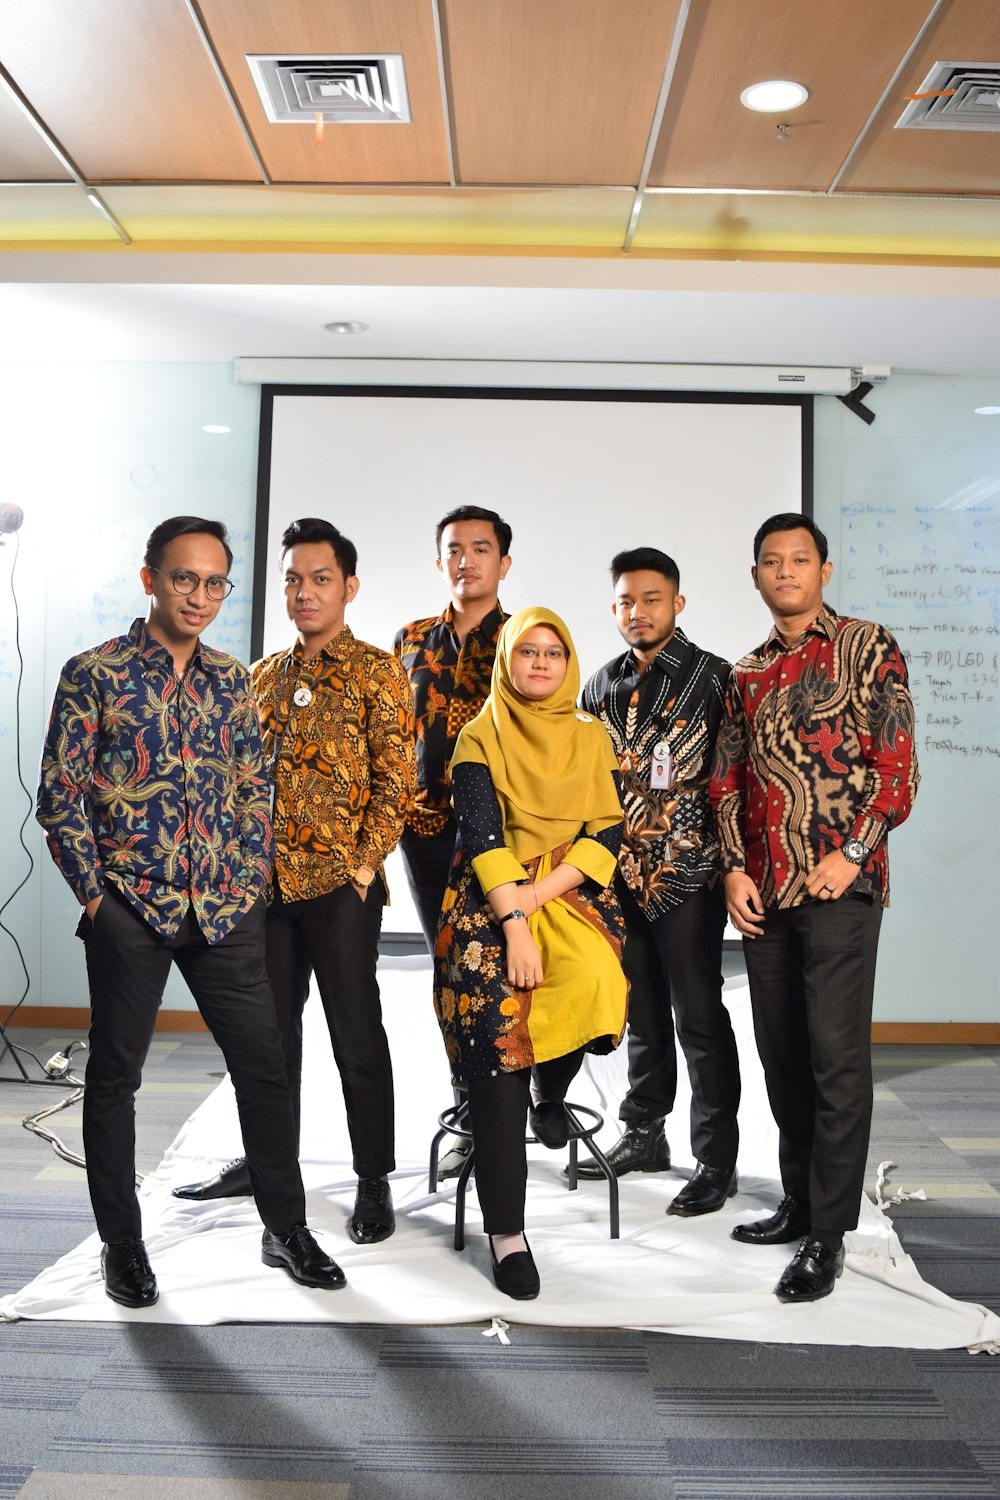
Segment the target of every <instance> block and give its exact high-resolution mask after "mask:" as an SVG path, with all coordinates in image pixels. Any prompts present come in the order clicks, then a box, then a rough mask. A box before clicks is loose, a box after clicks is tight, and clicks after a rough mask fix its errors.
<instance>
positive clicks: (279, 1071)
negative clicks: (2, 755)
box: [36, 516, 345, 1307]
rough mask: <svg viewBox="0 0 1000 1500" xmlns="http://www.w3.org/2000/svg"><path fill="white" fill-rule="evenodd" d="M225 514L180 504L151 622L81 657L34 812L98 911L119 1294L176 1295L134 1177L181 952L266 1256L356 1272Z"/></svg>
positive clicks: (95, 1075) (153, 581) (89, 1091)
mask: <svg viewBox="0 0 1000 1500" xmlns="http://www.w3.org/2000/svg"><path fill="white" fill-rule="evenodd" d="M231 565H232V552H231V551H230V548H229V544H228V540H227V536H226V529H225V527H224V526H223V525H222V523H221V522H219V521H206V520H203V519H202V518H201V517H198V516H174V517H172V518H171V519H170V520H167V521H163V522H161V523H160V525H159V526H157V527H155V528H154V530H153V531H152V532H151V534H150V537H149V540H148V542H147V544H146V553H145V559H144V566H143V567H142V569H141V572H140V578H141V580H142V585H143V588H144V589H145V591H146V594H147V595H148V596H149V600H150V605H149V614H148V617H147V619H146V620H145V621H143V620H141V619H137V620H135V621H134V622H133V624H132V627H131V629H130V630H129V632H128V634H127V635H123V636H117V637H115V638H114V639H112V640H110V641H106V642H105V643H104V644H103V645H100V646H95V647H92V648H91V649H90V650H88V651H84V652H82V653H81V654H80V655H78V656H74V657H73V658H71V660H70V661H68V662H67V663H66V665H65V667H64V668H63V671H62V675H61V677H60V680H59V686H58V688H57V690H56V694H55V700H54V702H53V706H52V714H51V718H50V722H49V728H48V733H47V736H46V740H45V746H44V750H43V755H42V766H41V774H40V780H39V788H38V800H37V809H36V816H37V818H38V821H39V823H41V825H42V827H43V828H44V829H45V836H46V839H47V842H48V845H49V849H50V851H51V853H52V856H53V858H54V860H55V862H56V864H57V865H58V867H59V869H60V871H61V872H62V874H63V876H64V878H65V879H66V881H67V883H68V884H69V886H70V888H71V890H72V891H73V893H74V895H75V896H76V898H77V900H78V901H79V902H80V904H81V906H82V907H83V915H82V916H81V918H80V925H79V927H78V928H77V935H78V936H79V937H81V938H82V939H83V942H84V946H85V949H86V958H87V975H88V979H89V983H90V1005H91V1029H90V1060H89V1062H88V1065H87V1080H86V1081H87V1086H86V1092H85V1093H84V1100H83V1139H84V1149H85V1153H86V1159H87V1181H88V1185H89V1188H90V1196H91V1202H92V1204H93V1208H94V1216H95V1218H96V1220H97V1228H98V1232H99V1233H100V1236H101V1239H102V1240H103V1241H104V1247H103V1250H102V1252H101V1270H102V1273H103V1276H104V1283H105V1290H106V1291H107V1294H108V1296H109V1297H110V1298H112V1300H113V1301H115V1302H119V1303H121V1304H123V1305H124V1306H126V1307H149V1306H151V1305H152V1304H153V1303H154V1302H155V1301H156V1300H157V1297H158V1290H157V1285H156V1278H155V1276H154V1275H153V1272H152V1269H151V1268H150V1264H149V1259H148V1256H147V1254H146V1248H145V1245H144V1244H143V1240H142V1219H141V1213H140V1208H139V1202H138V1199H137V1197H136V1191H135V1094H136V1091H137V1090H138V1088H139V1086H140V1083H141V1080H142V1066H143V1063H144V1062H145V1059H146V1054H147V1053H148V1051H149V1047H150V1044H151V1042H152V1039H153V1032H154V1029H155V1025H156V1015H157V1011H158V1010H159V1006H160V1002H161V1000H162V998H163V990H164V986H165V985H166V981H167V976H168V974H169V972H170V967H171V964H172V963H176V964H177V967H178V968H179V969H180V971H181V973H182V974H183V976H184V978H185V980H186V981H187V984H188V986H189V988H190V990H191V992H192V994H193V995H194V998H195V1001H196V1003H197V1005H198V1009H199V1010H200V1011H201V1013H202V1015H203V1016H204V1018H205V1021H206V1022H207V1023H208V1026H209V1029H210V1030H211V1032H212V1034H213V1036H214V1037H215V1040H216V1042H217V1043H218V1044H219V1046H220V1047H221V1049H222V1052H223V1054H224V1056H225V1059H226V1065H227V1067H228V1069H229V1072H230V1075H231V1077H232V1081H233V1088H234V1091H235V1094H236V1102H237V1106H238V1109H239V1116H240V1126H241V1128H242V1132H243V1140H244V1144H245V1147H246V1154H247V1162H248V1168H249V1175H250V1182H251V1185H252V1189H253V1194H254V1197H255V1199H256V1202H257V1207H258V1210H259V1212H260V1216H261V1218H262V1220H263V1221H264V1225H265V1229H264V1237H263V1241H262V1246H261V1259H262V1260H263V1262H264V1264H265V1265H269V1266H280V1267H282V1268H284V1269H285V1270H287V1271H288V1272H289V1273H290V1275H291V1276H292V1277H293V1278H294V1279H295V1280H296V1281H299V1282H301V1283H302V1284H303V1285H306V1286H314V1287H322V1288H336V1287H340V1286H343V1285H344V1284H345V1278H344V1274H343V1272H342V1271H341V1269H340V1267H339V1266H337V1265H336V1264H335V1262H334V1261H332V1260H331V1259H330V1258H329V1256H327V1255H326V1254H324V1252H323V1251H322V1250H321V1249H320V1247H319V1246H318V1245H317V1243H316V1241H315V1240H314V1239H313V1237H312V1235H311V1234H310V1233H309V1230H308V1229H307V1228H306V1226H305V1197H304V1193H303V1188H302V1178H301V1175H300V1173H299V1167H298V1160H297V1149H296V1138H295V1127H294V1124H293V1118H292V1103H291V1096H290V1092H289V1088H288V1084H287V1081H286V1077H285V1066H284V1057H283V1054H282V1051H281V1043H280V1038H279V1034H278V1027H277V1023H276V1020H275V1012H274V1002H273V999H272V996H271V989H270V985H269V983H268V979H267V972H266V969H265V965H264V913H265V897H264V892H265V890H266V887H267V882H268V879H269V876H270V866H271V844H272V837H271V825H270V821H269V817H268V791H267V777H266V774H265V770H264V759H263V751H262V747H261V739H260V730H259V726H258V721H257V711H256V708H255V706H254V702H253V698H252V697H251V694H250V684H249V680H248V675H247V672H246V670H245V669H244V668H243V667H242V666H241V665H240V664H239V663H238V662H237V661H235V660H234V659H233V658H232V657H231V656H227V655H226V654H225V653H224V652H222V651H216V650H213V648H212V647H210V646H206V645H205V644H204V642H203V641H202V640H201V639H200V637H201V633H202V631H203V630H205V628H206V627H207V626H209V625H210V624H211V623H212V621H213V620H214V619H215V617H216V615H217V614H218V612H219V607H220V605H221V604H222V601H223V599H225V597H226V595H227V594H228V593H229V592H230V591H231V589H232V587H233V585H232V582H231V580H230V578H229V569H230V567H231Z"/></svg>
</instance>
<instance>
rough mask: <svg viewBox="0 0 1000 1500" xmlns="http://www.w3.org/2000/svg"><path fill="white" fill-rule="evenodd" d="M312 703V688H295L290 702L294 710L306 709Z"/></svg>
mask: <svg viewBox="0 0 1000 1500" xmlns="http://www.w3.org/2000/svg"><path fill="white" fill-rule="evenodd" d="M312 701H313V695H312V688H307V687H297V688H296V689H295V692H294V693H293V694H292V702H293V703H294V704H295V706H296V708H308V707H309V704H310V703H311V702H312Z"/></svg>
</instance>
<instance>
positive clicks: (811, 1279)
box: [774, 1240, 844, 1302]
mask: <svg viewBox="0 0 1000 1500" xmlns="http://www.w3.org/2000/svg"><path fill="white" fill-rule="evenodd" d="M843 1269H844V1247H843V1245H841V1247H840V1249H839V1250H831V1249H829V1247H828V1246H826V1245H821V1244H820V1242H819V1240H803V1241H802V1243H801V1245H800V1246H799V1248H798V1249H797V1250H796V1252H795V1254H794V1255H793V1256H792V1258H791V1260H790V1261H789V1262H788V1265H787V1266H786V1267H785V1270H784V1274H783V1275H782V1277H781V1280H780V1281H779V1282H778V1285H777V1286H776V1287H775V1289H774V1295H775V1296H776V1297H777V1299H778V1301H779V1302H817V1301H818V1300H819V1299H820V1297H829V1295H830V1293H831V1292H832V1291H833V1288H834V1284H835V1282H836V1280H837V1277H838V1276H840V1275H841V1274H842V1272H843Z"/></svg>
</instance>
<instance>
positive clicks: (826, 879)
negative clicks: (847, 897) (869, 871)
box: [806, 849, 858, 901]
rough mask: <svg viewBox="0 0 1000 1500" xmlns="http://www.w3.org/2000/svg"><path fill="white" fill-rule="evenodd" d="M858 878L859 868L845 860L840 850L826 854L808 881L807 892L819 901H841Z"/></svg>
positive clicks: (833, 850) (832, 850)
mask: <svg viewBox="0 0 1000 1500" xmlns="http://www.w3.org/2000/svg"><path fill="white" fill-rule="evenodd" d="M857 878H858V866H857V865H856V864H854V863H852V861H851V860H849V859H845V858H844V856H843V855H842V854H841V852H840V850H839V849H831V851H830V853H829V854H825V855H824V856H823V858H822V859H821V860H820V862H819V864H818V865H817V866H816V868H815V870H813V872H812V874H811V875H810V876H809V879H808V880H807V881H806V890H807V891H808V892H809V894H810V896H812V897H813V899H814V900H817V901H839V900H840V897H841V896H842V895H843V894H844V892H845V891H849V890H850V889H851V886H852V885H853V884H854V882H855V881H856V880H857Z"/></svg>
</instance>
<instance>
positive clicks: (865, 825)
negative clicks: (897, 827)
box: [851, 813, 889, 854]
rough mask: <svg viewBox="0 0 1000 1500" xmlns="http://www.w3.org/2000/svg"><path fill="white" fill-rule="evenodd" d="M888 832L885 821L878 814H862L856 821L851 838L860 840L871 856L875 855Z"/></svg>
mask: <svg viewBox="0 0 1000 1500" xmlns="http://www.w3.org/2000/svg"><path fill="white" fill-rule="evenodd" d="M888 831H889V830H888V826H887V825H886V822H885V819H884V818H880V817H879V815H878V813H862V814H861V815H860V816H859V817H857V818H855V820H854V827H853V828H852V829H851V838H852V839H860V840H861V842H862V843H863V844H864V846H865V848H866V849H867V850H868V852H869V854H873V853H874V852H875V850H876V849H877V848H878V846H879V844H881V842H882V840H883V839H884V838H885V836H886V834H887V833H888Z"/></svg>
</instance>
